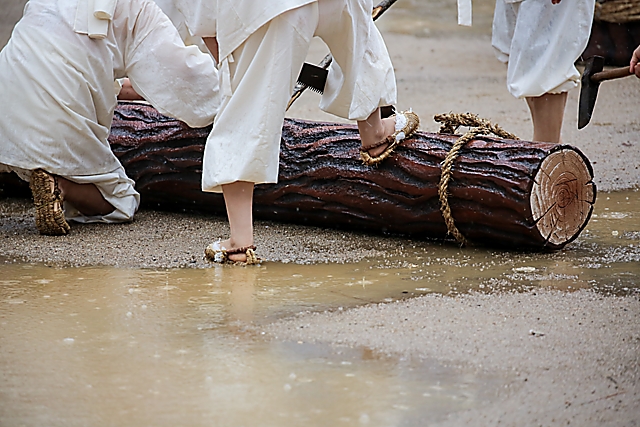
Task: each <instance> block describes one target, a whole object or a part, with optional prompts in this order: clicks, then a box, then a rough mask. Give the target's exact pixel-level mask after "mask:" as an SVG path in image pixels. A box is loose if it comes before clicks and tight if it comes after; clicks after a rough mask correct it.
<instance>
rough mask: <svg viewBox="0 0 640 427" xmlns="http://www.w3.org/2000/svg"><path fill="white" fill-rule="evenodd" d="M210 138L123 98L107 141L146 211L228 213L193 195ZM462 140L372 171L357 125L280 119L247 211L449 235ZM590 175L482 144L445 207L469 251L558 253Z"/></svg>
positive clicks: (588, 189)
mask: <svg viewBox="0 0 640 427" xmlns="http://www.w3.org/2000/svg"><path fill="white" fill-rule="evenodd" d="M210 130H211V129H210V128H203V129H192V128H189V127H188V126H187V125H186V124H184V123H183V122H180V121H177V120H174V119H171V118H169V117H166V116H163V115H162V114H160V113H158V111H157V110H155V109H154V108H152V107H150V106H149V105H147V104H143V103H132V102H130V103H127V102H123V103H121V104H120V105H119V106H118V108H117V109H116V111H115V116H114V120H113V125H112V129H111V135H110V137H109V141H110V143H111V148H112V150H113V152H114V153H115V154H116V156H117V157H118V158H119V159H120V161H121V162H122V164H123V165H124V167H125V169H126V171H127V174H128V175H129V176H130V177H131V178H132V179H134V180H135V181H136V188H137V190H138V191H139V192H140V194H141V196H142V202H143V205H145V206H146V207H152V208H156V207H160V208H165V209H179V210H191V211H193V210H197V211H204V212H212V213H217V214H222V215H223V214H224V213H225V208H224V201H223V198H222V196H221V195H220V194H213V193H204V192H202V191H201V190H200V179H201V174H202V155H203V152H204V145H205V141H206V137H207V135H208V134H209V131H210ZM458 138H459V136H454V135H442V134H430V133H424V132H418V133H417V134H416V135H415V136H414V137H412V138H411V139H410V140H409V141H406V142H405V143H404V144H403V145H401V146H400V147H399V148H398V149H397V151H396V152H395V153H394V154H393V155H392V156H391V157H390V158H389V159H387V160H385V161H384V162H383V163H382V165H380V166H378V167H376V168H371V167H368V166H365V165H363V164H362V162H361V161H360V156H359V147H360V138H359V136H358V132H357V128H356V127H355V126H352V125H345V124H336V123H318V122H309V121H302V120H293V119H287V120H286V121H285V123H284V126H283V132H282V143H281V155H280V173H279V182H278V184H273V185H258V186H257V187H256V191H255V196H254V215H255V217H256V218H261V219H269V220H277V221H284V222H294V223H304V224H310V225H317V226H327V227H343V228H349V229H360V230H365V231H372V232H387V233H401V234H406V235H410V236H413V237H424V238H436V239H442V238H446V237H447V236H448V231H449V230H448V229H447V226H446V225H445V221H444V219H443V214H442V213H441V203H440V201H439V194H438V188H439V184H440V179H441V172H442V171H441V165H442V162H443V160H444V159H445V157H446V156H447V154H448V153H449V152H450V150H451V148H452V145H453V143H454V142H455V141H456V140H457V139H458ZM239 147H241V144H239ZM239 149H241V148H239ZM2 175H8V174H0V184H1V183H2V181H3V180H4V181H5V183H6V182H7V178H6V177H4V178H3V177H2ZM592 178H593V170H592V168H591V165H590V163H589V161H588V159H587V158H586V157H585V156H584V155H583V154H582V153H581V152H580V151H579V150H577V149H576V148H574V147H571V146H568V145H557V144H550V143H534V142H526V141H518V140H507V139H498V138H490V137H477V138H476V139H474V140H472V141H471V142H470V143H469V144H467V145H466V146H465V147H464V148H463V149H462V150H461V151H460V154H459V157H458V158H457V159H456V160H455V162H454V167H453V172H452V175H451V181H450V184H449V188H448V198H447V200H448V203H449V205H450V208H451V216H452V219H453V220H454V221H455V225H456V226H457V228H458V230H459V231H460V232H461V234H462V235H463V236H464V237H465V238H466V239H467V241H468V242H470V243H472V244H478V245H487V246H499V247H506V248H516V249H534V250H540V249H560V248H562V247H564V246H565V245H566V244H567V243H569V242H571V241H572V240H574V239H575V238H576V237H577V236H578V235H579V234H580V232H581V231H582V230H583V229H584V227H585V226H586V224H587V222H588V220H589V218H590V216H591V212H592V210H593V204H594V202H595V196H596V189H595V185H594V183H593V181H592ZM0 186H1V185H0ZM6 187H7V186H6V185H5V188H6Z"/></svg>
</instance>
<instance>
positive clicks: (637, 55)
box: [629, 46, 640, 79]
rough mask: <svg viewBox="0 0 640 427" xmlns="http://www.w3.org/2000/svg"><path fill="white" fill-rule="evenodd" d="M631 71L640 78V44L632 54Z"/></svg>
mask: <svg viewBox="0 0 640 427" xmlns="http://www.w3.org/2000/svg"><path fill="white" fill-rule="evenodd" d="M629 72H631V73H632V74H635V75H636V77H637V78H639V79H640V46H638V47H637V48H636V50H634V51H633V55H631V64H630V65H629Z"/></svg>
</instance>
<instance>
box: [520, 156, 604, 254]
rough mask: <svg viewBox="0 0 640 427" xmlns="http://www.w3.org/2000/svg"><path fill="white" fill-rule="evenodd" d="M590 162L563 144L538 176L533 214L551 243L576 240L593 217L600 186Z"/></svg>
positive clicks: (557, 246) (533, 199) (534, 190)
mask: <svg viewBox="0 0 640 427" xmlns="http://www.w3.org/2000/svg"><path fill="white" fill-rule="evenodd" d="M587 162H588V160H586V159H585V158H584V156H583V155H582V154H580V153H579V152H577V151H576V150H575V149H571V148H562V149H560V150H558V151H554V152H552V153H551V154H549V155H548V156H547V157H546V158H545V159H544V160H543V162H542V164H541V165H540V169H538V172H537V173H536V175H535V177H534V183H533V188H532V189H531V197H530V199H529V201H530V205H531V214H532V219H533V221H534V222H535V224H536V227H537V228H538V231H539V232H540V235H541V236H542V238H543V239H545V241H546V246H548V247H551V248H554V249H555V248H561V247H563V246H564V245H566V244H567V243H569V242H571V241H572V240H574V239H575V238H576V237H578V235H579V234H580V232H581V231H582V230H583V229H584V227H586V225H587V222H588V221H589V218H590V217H591V212H592V211H593V204H594V203H595V201H596V186H595V184H594V183H593V172H592V169H591V167H590V165H589V164H587Z"/></svg>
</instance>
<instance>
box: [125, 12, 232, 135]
mask: <svg viewBox="0 0 640 427" xmlns="http://www.w3.org/2000/svg"><path fill="white" fill-rule="evenodd" d="M152 6H153V7H154V8H155V9H154V10H155V11H157V13H141V14H140V16H139V17H138V20H137V23H136V26H142V27H144V28H137V29H136V31H135V34H136V36H134V40H133V41H132V43H133V46H132V49H129V50H127V57H126V58H125V61H126V62H125V64H126V65H125V67H126V74H127V76H128V77H129V79H130V81H131V85H132V86H133V88H134V89H135V90H136V92H138V93H139V94H140V95H141V96H142V97H143V98H144V99H146V100H147V101H148V102H149V103H151V105H153V106H154V107H155V108H156V109H158V111H160V112H161V113H163V114H166V115H168V116H171V117H175V118H177V119H180V120H182V121H184V122H186V123H187V124H188V125H189V126H191V127H204V126H207V125H209V124H211V123H212V122H213V119H214V117H215V115H216V113H217V111H218V107H219V105H220V93H219V92H220V91H219V84H218V71H217V69H216V67H215V65H214V61H213V59H212V58H211V56H210V55H207V54H204V53H202V52H201V51H200V49H198V48H197V47H196V46H185V45H184V42H183V41H182V39H181V38H180V35H179V34H178V31H177V30H176V28H175V27H174V26H173V24H172V23H171V21H170V20H169V18H167V17H166V16H165V15H164V14H163V13H161V12H160V9H159V8H158V7H157V6H156V5H155V4H152ZM145 9H146V8H145ZM145 12H148V9H147V10H146V11H145ZM138 39H141V40H138Z"/></svg>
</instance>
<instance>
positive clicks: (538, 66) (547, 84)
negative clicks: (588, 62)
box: [491, 0, 595, 98]
mask: <svg viewBox="0 0 640 427" xmlns="http://www.w3.org/2000/svg"><path fill="white" fill-rule="evenodd" d="M594 7H595V0H562V1H561V2H560V3H559V4H552V3H551V0H496V9H495V13H494V17H493V35H492V40H491V42H492V45H493V47H494V48H495V50H496V56H497V57H498V59H499V60H500V61H502V62H508V69H507V88H508V89H509V92H510V93H511V94H512V95H513V96H515V97H516V98H524V97H535V96H541V95H544V94H545V93H561V92H567V91H569V90H571V89H573V88H574V87H576V86H577V85H578V80H579V79H580V73H579V72H578V70H577V69H576V67H575V65H574V63H575V62H576V60H577V59H578V58H579V57H580V55H581V54H582V52H583V51H584V49H585V48H586V47H587V43H588V42H589V35H590V33H591V25H592V22H593V11H594Z"/></svg>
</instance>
